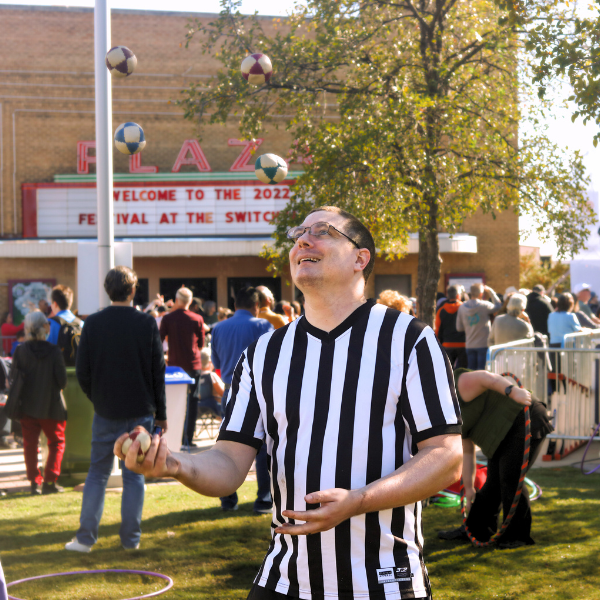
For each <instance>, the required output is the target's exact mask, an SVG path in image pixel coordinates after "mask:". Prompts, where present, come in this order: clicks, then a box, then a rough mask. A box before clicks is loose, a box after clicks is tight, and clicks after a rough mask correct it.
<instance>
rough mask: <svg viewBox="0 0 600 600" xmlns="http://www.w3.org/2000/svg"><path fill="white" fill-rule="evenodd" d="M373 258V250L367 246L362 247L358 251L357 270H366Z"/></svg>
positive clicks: (355, 268)
mask: <svg viewBox="0 0 600 600" xmlns="http://www.w3.org/2000/svg"><path fill="white" fill-rule="evenodd" d="M370 260H371V252H369V250H368V249H367V248H361V249H360V250H359V251H358V255H357V257H356V262H355V263H354V270H355V271H364V270H365V269H366V267H367V265H368V264H369V261H370Z"/></svg>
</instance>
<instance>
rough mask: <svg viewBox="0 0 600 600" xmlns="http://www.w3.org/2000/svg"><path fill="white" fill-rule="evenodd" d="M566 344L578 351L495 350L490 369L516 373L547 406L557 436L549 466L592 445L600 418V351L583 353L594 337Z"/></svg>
mask: <svg viewBox="0 0 600 600" xmlns="http://www.w3.org/2000/svg"><path fill="white" fill-rule="evenodd" d="M586 335H587V338H588V339H585V337H586ZM599 339H600V338H599ZM566 342H567V343H568V344H569V345H570V346H574V345H578V346H579V347H569V348H532V347H531V346H528V345H527V344H520V345H517V343H513V344H504V345H503V346H500V347H498V346H495V347H492V348H490V353H489V358H488V363H487V365H486V368H487V370H489V371H491V372H493V373H503V372H506V371H510V372H512V373H515V375H517V376H518V377H519V378H520V379H521V381H522V382H523V385H524V386H525V387H526V388H528V389H530V390H532V392H533V393H534V394H535V395H536V396H537V397H538V398H539V399H540V400H543V401H544V402H545V403H546V405H547V406H548V408H549V410H550V411H551V414H552V418H553V424H554V428H555V431H554V433H552V434H550V435H549V436H548V438H549V439H550V440H551V442H550V444H549V450H548V454H547V456H546V457H545V458H546V460H550V459H552V458H554V459H559V458H562V457H564V456H566V455H567V454H569V453H570V452H572V451H573V450H575V449H577V448H578V447H579V446H581V444H582V443H583V442H584V441H587V440H589V439H590V435H591V434H592V432H593V429H594V427H595V426H596V425H597V424H598V422H599V418H600V416H599V413H600V398H599V391H600V383H599V380H600V348H599V349H596V348H592V347H588V348H584V347H581V346H583V345H589V346H591V345H592V344H594V342H595V337H594V336H592V335H591V334H589V333H587V334H585V335H583V336H582V335H580V336H579V337H578V338H575V339H573V338H571V340H570V341H569V340H566ZM594 345H595V344H594ZM594 439H595V440H596V441H600V437H598V436H597V437H596V438H594Z"/></svg>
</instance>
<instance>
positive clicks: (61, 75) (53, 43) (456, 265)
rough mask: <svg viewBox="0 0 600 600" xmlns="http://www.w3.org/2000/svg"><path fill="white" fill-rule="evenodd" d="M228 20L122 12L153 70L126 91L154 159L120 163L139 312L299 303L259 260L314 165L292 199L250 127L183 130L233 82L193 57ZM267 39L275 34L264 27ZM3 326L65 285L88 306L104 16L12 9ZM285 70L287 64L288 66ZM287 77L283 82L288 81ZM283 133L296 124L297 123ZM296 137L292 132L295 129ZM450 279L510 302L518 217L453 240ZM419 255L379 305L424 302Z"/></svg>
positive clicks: (115, 16) (390, 277) (373, 287)
mask: <svg viewBox="0 0 600 600" xmlns="http://www.w3.org/2000/svg"><path fill="white" fill-rule="evenodd" d="M192 16H193V17H194V18H198V19H200V20H208V19H209V18H214V15H206V14H196V15H188V14H186V13H172V12H149V11H132V10H113V12H112V43H113V45H125V46H128V47H130V48H131V49H132V50H133V51H134V52H135V54H136V55H137V58H138V67H137V70H136V72H135V74H134V75H132V76H131V77H128V78H126V79H124V80H123V79H120V80H113V92H112V93H113V127H114V129H116V127H117V126H118V125H119V124H120V123H123V122H126V121H134V122H136V123H139V124H140V125H141V126H142V127H143V129H144V132H145V135H146V139H147V145H146V148H145V149H144V151H143V152H142V153H141V154H137V155H134V156H133V157H127V156H125V155H122V154H120V153H119V152H117V151H116V150H115V151H114V218H115V221H114V227H115V239H116V240H117V241H119V240H124V241H128V242H131V243H132V246H133V265H134V269H135V270H136V271H137V273H138V275H139V277H140V281H141V283H142V287H141V289H140V292H139V294H140V295H139V301H143V300H146V299H148V298H152V297H153V296H154V295H155V294H156V293H162V294H165V295H166V296H172V295H173V294H174V291H175V290H176V289H177V288H178V287H179V286H180V285H181V284H182V283H185V284H186V285H188V286H189V287H191V288H192V289H193V291H194V293H195V294H196V295H200V296H203V297H204V298H207V299H209V298H210V299H213V300H215V301H216V302H217V303H218V304H219V305H220V306H226V305H231V303H232V298H233V295H234V294H235V291H236V290H237V289H238V288H239V287H240V286H242V285H244V284H246V283H250V284H255V285H256V284H259V283H260V284H265V285H268V286H269V287H271V289H273V292H274V294H275V296H276V297H277V298H283V299H292V297H293V295H294V289H293V287H292V286H291V285H290V284H289V281H288V278H287V277H286V275H285V274H284V275H283V276H282V277H281V278H276V279H273V277H272V276H271V274H270V273H269V272H268V271H267V263H266V261H265V260H264V259H262V258H260V257H259V253H260V251H261V248H262V247H263V245H264V244H266V243H269V240H270V233H271V231H272V229H273V228H272V225H270V221H271V219H272V218H273V217H274V215H276V214H277V211H278V210H280V209H281V208H282V207H283V206H285V204H286V202H287V200H288V198H289V195H290V189H289V185H290V184H292V183H293V181H294V178H295V177H297V176H298V174H299V173H300V172H301V169H302V165H299V164H290V165H289V171H290V173H289V176H288V178H287V179H286V181H284V182H283V183H282V184H280V185H276V186H265V185H263V184H260V183H259V182H258V181H257V180H256V178H255V176H254V172H253V171H254V168H253V163H254V160H253V158H252V155H251V150H252V149H251V147H250V144H249V143H248V142H245V141H243V140H240V139H239V133H238V131H237V127H236V119H235V118H233V117H232V119H231V121H230V123H228V124H227V125H226V126H211V127H206V128H203V131H202V139H201V140H199V136H198V129H197V127H196V124H194V123H192V122H190V121H187V120H185V119H184V118H183V109H182V108H181V107H180V106H179V105H178V104H177V100H178V99H179V98H180V97H181V90H183V89H184V88H186V87H188V86H190V85H200V86H201V85H202V82H204V81H206V80H207V79H208V78H209V77H210V76H211V75H213V74H214V73H215V72H216V69H217V68H218V64H217V62H216V61H215V60H214V59H212V58H211V57H207V56H203V55H202V53H201V52H200V48H199V44H198V43H197V42H196V43H192V44H191V45H190V48H189V49H186V48H185V39H184V36H185V33H186V31H187V27H186V25H187V24H188V23H189V22H190V18H191V17H192ZM263 19H264V27H265V29H266V30H267V31H268V29H269V27H270V26H271V23H272V19H271V18H268V17H263ZM0 52H1V55H2V57H3V61H2V68H1V69H0V311H4V310H7V309H8V308H9V307H10V306H11V303H12V301H13V300H12V296H11V295H10V290H11V289H12V288H11V286H12V285H13V284H14V282H15V281H19V280H45V281H56V282H60V283H65V284H67V285H69V286H71V287H72V288H73V289H74V290H77V255H78V247H79V244H80V243H85V242H86V241H87V242H91V241H92V240H93V239H94V236H96V227H97V224H96V190H95V154H94V152H95V150H94V146H95V142H94V137H95V129H94V127H95V125H94V72H93V71H94V45H93V11H92V10H91V9H85V8H58V7H41V6H8V5H4V6H0ZM274 62H276V61H274ZM275 70H276V66H275ZM282 124H283V122H282ZM282 129H284V128H282ZM291 143H292V140H291V139H290V138H289V136H287V134H286V133H285V132H284V131H282V130H281V129H280V130H275V129H272V130H271V131H270V132H268V133H266V134H265V137H264V138H262V139H259V140H257V141H256V144H257V145H258V148H257V150H258V152H259V153H263V152H273V153H275V154H278V155H280V156H287V154H288V150H289V148H290V146H291ZM439 235H440V248H441V253H442V258H443V265H442V272H443V277H442V280H441V281H440V290H442V289H443V288H444V286H445V284H446V283H447V282H448V281H449V280H453V279H462V280H464V281H466V282H468V281H470V278H482V279H484V280H485V282H486V283H487V284H488V285H491V286H492V287H494V288H495V289H497V290H499V291H500V292H502V291H503V290H504V289H505V288H506V287H508V286H509V285H515V286H516V285H518V275H519V273H518V268H519V267H518V264H519V232H518V217H517V215H515V214H514V213H512V212H505V213H503V214H501V215H499V216H498V217H497V218H496V220H493V219H492V217H491V216H485V215H481V214H478V215H476V216H474V217H473V218H471V219H469V220H468V221H466V223H465V224H464V227H463V228H462V231H461V232H460V233H459V234H457V235H455V236H453V237H452V238H451V237H450V236H448V235H447V234H444V233H440V234H439ZM417 256H418V239H417V237H416V235H415V236H413V238H412V239H411V242H410V244H409V253H408V255H407V256H406V257H405V258H403V259H401V260H397V261H386V260H384V259H383V258H381V259H379V260H378V261H377V262H376V266H375V271H374V277H372V278H371V281H370V282H369V287H368V290H367V291H368V294H369V295H370V296H374V295H376V294H378V293H379V291H381V290H383V289H387V288H393V289H397V290H398V291H400V292H402V293H404V294H407V295H414V294H415V287H416V282H417V276H416V275H417Z"/></svg>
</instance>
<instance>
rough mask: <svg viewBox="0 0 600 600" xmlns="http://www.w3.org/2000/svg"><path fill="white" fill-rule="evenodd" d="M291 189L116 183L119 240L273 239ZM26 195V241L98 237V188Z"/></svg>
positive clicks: (41, 187) (53, 188)
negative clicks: (258, 236) (248, 236)
mask: <svg viewBox="0 0 600 600" xmlns="http://www.w3.org/2000/svg"><path fill="white" fill-rule="evenodd" d="M291 183H293V182H292V181H289V182H283V183H281V184H279V185H269V186H267V185H263V184H261V183H259V182H257V181H256V180H253V181H247V182H246V181H235V182H232V181H223V182H219V181H211V182H207V183H202V182H189V181H188V182H181V183H179V182H177V183H165V184H160V183H150V182H144V183H139V184H136V183H116V182H115V184H114V198H113V199H114V204H113V210H114V226H115V236H118V237H135V236H141V237H154V236H158V237H164V236H179V235H181V236H189V235H241V234H251V235H254V234H270V233H271V232H272V231H273V229H274V226H273V225H271V224H270V223H271V221H272V220H273V219H274V217H275V216H276V215H277V213H278V212H279V211H280V210H281V209H282V208H284V207H285V206H286V204H287V203H288V201H289V199H290V195H291V193H290V188H289V185H290V184H291ZM22 191H23V237H26V238H31V237H40V238H61V237H75V238H85V237H91V238H93V237H97V221H96V187H95V184H93V183H90V184H86V183H72V184H68V183H31V184H30V183H25V184H23V186H22Z"/></svg>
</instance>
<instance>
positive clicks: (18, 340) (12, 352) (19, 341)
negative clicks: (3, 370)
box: [10, 311, 44, 356]
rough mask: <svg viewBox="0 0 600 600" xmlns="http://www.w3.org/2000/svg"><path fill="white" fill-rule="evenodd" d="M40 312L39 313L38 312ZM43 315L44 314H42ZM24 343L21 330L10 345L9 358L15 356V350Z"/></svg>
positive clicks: (23, 334)
mask: <svg viewBox="0 0 600 600" xmlns="http://www.w3.org/2000/svg"><path fill="white" fill-rule="evenodd" d="M40 312H41V311H40ZM42 314H44V313H42ZM24 341H25V332H24V331H23V330H21V331H17V335H16V336H15V341H14V342H13V343H12V346H11V347H10V356H14V355H15V350H16V349H17V348H18V347H19V346H20V345H21V344H22V343H23V342H24Z"/></svg>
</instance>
